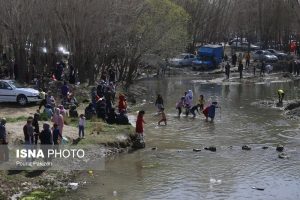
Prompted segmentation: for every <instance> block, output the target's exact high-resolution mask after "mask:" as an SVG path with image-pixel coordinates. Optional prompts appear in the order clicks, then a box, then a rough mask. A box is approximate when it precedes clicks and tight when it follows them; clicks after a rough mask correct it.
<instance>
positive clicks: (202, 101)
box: [199, 94, 205, 111]
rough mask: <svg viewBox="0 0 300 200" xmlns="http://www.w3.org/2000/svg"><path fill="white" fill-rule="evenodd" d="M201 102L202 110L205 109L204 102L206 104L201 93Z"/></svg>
mask: <svg viewBox="0 0 300 200" xmlns="http://www.w3.org/2000/svg"><path fill="white" fill-rule="evenodd" d="M199 104H200V110H201V111H202V110H203V109H204V104H205V100H204V96H203V95H202V94H201V95H200V98H199Z"/></svg>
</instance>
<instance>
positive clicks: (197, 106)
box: [190, 104, 200, 118]
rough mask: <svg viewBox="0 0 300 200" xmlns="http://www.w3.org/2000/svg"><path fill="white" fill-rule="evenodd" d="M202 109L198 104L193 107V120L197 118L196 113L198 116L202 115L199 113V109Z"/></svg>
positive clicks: (191, 110)
mask: <svg viewBox="0 0 300 200" xmlns="http://www.w3.org/2000/svg"><path fill="white" fill-rule="evenodd" d="M198 108H200V104H197V105H195V106H193V107H192V108H191V109H190V112H191V113H192V115H193V118H195V117H196V111H197V112H198V114H199V115H200V112H199V109H198Z"/></svg>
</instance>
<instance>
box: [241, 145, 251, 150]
mask: <svg viewBox="0 0 300 200" xmlns="http://www.w3.org/2000/svg"><path fill="white" fill-rule="evenodd" d="M242 150H246V151H250V150H251V147H249V146H248V145H244V146H242Z"/></svg>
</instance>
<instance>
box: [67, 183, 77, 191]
mask: <svg viewBox="0 0 300 200" xmlns="http://www.w3.org/2000/svg"><path fill="white" fill-rule="evenodd" d="M78 186H79V184H78V183H69V187H70V188H71V189H72V190H77V189H78Z"/></svg>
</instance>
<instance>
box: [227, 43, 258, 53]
mask: <svg viewBox="0 0 300 200" xmlns="http://www.w3.org/2000/svg"><path fill="white" fill-rule="evenodd" d="M230 46H231V48H233V49H240V50H244V51H246V50H248V48H249V43H248V42H242V43H241V42H233V43H231V45H230ZM258 49H260V47H259V46H256V45H253V44H250V50H251V51H254V50H258Z"/></svg>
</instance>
